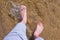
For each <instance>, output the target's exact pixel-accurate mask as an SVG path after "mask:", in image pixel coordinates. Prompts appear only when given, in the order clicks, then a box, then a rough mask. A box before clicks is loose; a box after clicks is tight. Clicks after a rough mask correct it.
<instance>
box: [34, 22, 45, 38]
mask: <svg viewBox="0 0 60 40" xmlns="http://www.w3.org/2000/svg"><path fill="white" fill-rule="evenodd" d="M43 28H44V27H43V24H42V23H41V22H40V23H38V24H37V28H36V30H35V32H34V36H35V37H39V35H40V34H41V33H42V31H43Z"/></svg>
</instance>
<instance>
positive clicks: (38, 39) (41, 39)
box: [35, 37, 44, 40]
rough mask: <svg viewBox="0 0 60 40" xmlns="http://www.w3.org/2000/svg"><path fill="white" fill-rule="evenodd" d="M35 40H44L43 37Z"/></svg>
mask: <svg viewBox="0 0 60 40" xmlns="http://www.w3.org/2000/svg"><path fill="white" fill-rule="evenodd" d="M35 40H44V39H43V38H42V37H38V38H36V39H35Z"/></svg>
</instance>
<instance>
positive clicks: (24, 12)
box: [20, 5, 27, 24]
mask: <svg viewBox="0 0 60 40" xmlns="http://www.w3.org/2000/svg"><path fill="white" fill-rule="evenodd" d="M20 14H21V16H22V21H21V22H23V23H24V24H26V23H27V9H26V6H24V5H21V6H20Z"/></svg>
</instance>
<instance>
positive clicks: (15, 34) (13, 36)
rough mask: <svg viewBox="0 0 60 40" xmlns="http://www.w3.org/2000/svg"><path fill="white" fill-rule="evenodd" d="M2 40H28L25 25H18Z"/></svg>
mask: <svg viewBox="0 0 60 40" xmlns="http://www.w3.org/2000/svg"><path fill="white" fill-rule="evenodd" d="M4 40H28V39H27V36H26V25H25V24H24V23H22V22H20V23H18V24H17V25H16V26H15V28H14V29H13V30H12V31H11V32H10V33H9V34H8V35H7V36H5V38H4Z"/></svg>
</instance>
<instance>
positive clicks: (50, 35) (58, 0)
mask: <svg viewBox="0 0 60 40" xmlns="http://www.w3.org/2000/svg"><path fill="white" fill-rule="evenodd" d="M12 1H13V2H15V3H16V4H24V5H26V6H27V11H28V12H27V15H28V23H27V26H28V27H27V35H28V37H30V36H31V34H32V33H31V32H33V31H34V30H35V28H36V24H37V23H38V22H39V21H42V22H43V24H44V30H43V32H42V34H41V36H42V37H43V38H44V39H45V40H60V0H12ZM10 9H11V4H10V2H9V0H0V40H2V39H3V37H4V36H5V35H7V34H8V33H9V32H10V31H11V29H13V28H14V26H15V25H16V24H17V23H18V19H17V18H15V17H11V15H10Z"/></svg>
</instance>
